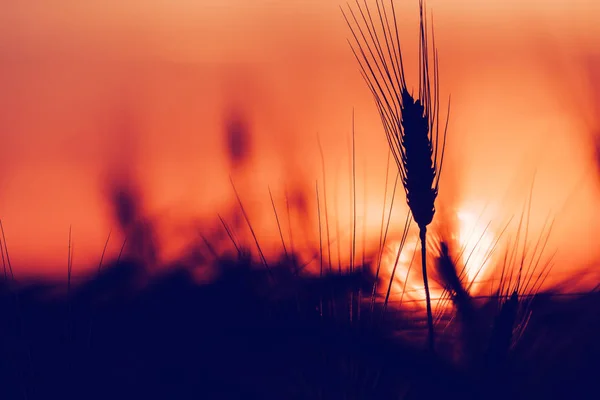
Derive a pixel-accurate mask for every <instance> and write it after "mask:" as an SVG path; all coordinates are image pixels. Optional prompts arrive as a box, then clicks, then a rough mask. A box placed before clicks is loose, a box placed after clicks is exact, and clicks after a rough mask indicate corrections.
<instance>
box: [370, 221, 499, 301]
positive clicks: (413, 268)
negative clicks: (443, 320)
mask: <svg viewBox="0 0 600 400" xmlns="http://www.w3.org/2000/svg"><path fill="white" fill-rule="evenodd" d="M455 217H456V225H457V228H456V230H455V233H453V234H451V236H450V238H451V240H452V241H455V247H456V251H455V255H454V256H453V259H454V260H455V262H456V266H457V272H458V274H459V277H460V278H461V280H462V282H463V285H464V286H465V287H466V288H468V289H469V291H470V292H471V293H472V294H474V293H477V291H478V290H479V289H480V288H481V285H482V283H483V281H484V279H485V277H486V276H487V275H488V274H489V272H490V265H491V264H492V255H493V249H494V241H495V233H494V232H493V231H492V230H491V228H490V225H489V224H486V223H484V221H481V220H480V219H479V218H477V216H476V214H475V213H473V212H470V211H467V210H465V209H461V210H459V211H458V212H456V214H455ZM434 233H435V232H434ZM435 236H436V235H435V234H434V235H431V236H430V239H429V240H433V241H438V243H439V240H437V239H434V238H435ZM438 248H439V246H438V245H437V243H435V244H434V245H433V246H428V249H427V250H428V260H431V261H428V266H433V265H434V262H435V259H436V258H437V257H438V256H439V250H438ZM420 249H421V245H420V242H419V240H418V234H417V232H411V233H409V235H408V237H407V239H406V242H405V244H404V247H403V248H402V249H400V241H397V240H396V241H392V242H390V243H389V244H388V245H386V247H385V249H384V252H383V255H382V259H381V277H382V279H383V280H385V281H387V282H389V279H390V278H391V276H392V273H393V274H394V281H393V283H392V286H391V289H390V301H392V302H402V303H404V304H405V305H409V304H412V305H415V306H418V307H421V306H422V307H425V291H424V288H423V276H422V272H421V261H420V257H419V256H418V255H419V254H418V253H419V252H420ZM400 250H401V251H400ZM394 267H395V268H394ZM394 270H395V271H394ZM428 271H429V272H428V275H430V276H431V275H432V274H433V268H432V267H428ZM380 288H381V290H385V291H386V292H387V289H388V285H381V287H380ZM430 294H431V298H432V304H433V305H436V306H437V305H438V303H439V304H441V303H440V301H441V299H442V298H443V295H444V289H443V288H442V287H441V285H440V284H439V283H437V282H435V281H434V282H431V283H430ZM444 304H448V303H447V302H445V303H444Z"/></svg>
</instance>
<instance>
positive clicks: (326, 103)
mask: <svg viewBox="0 0 600 400" xmlns="http://www.w3.org/2000/svg"><path fill="white" fill-rule="evenodd" d="M3 3H5V4H3V5H2V12H1V13H0V49H1V52H0V135H1V137H0V139H1V142H0V218H2V222H3V226H4V230H5V233H6V240H7V243H8V249H9V252H10V256H11V261H12V263H13V268H14V269H15V272H16V273H17V274H19V273H21V274H31V273H44V274H63V273H64V271H65V270H66V260H67V252H68V233H69V226H70V225H72V229H73V243H74V263H75V269H76V270H78V271H84V270H85V269H86V268H89V266H91V265H92V264H96V263H97V262H98V259H99V257H100V253H101V251H102V248H103V246H104V242H105V240H106V237H107V235H108V233H109V232H110V231H111V229H113V234H114V240H111V247H110V249H111V252H113V253H114V252H116V251H118V249H119V247H120V246H121V243H122V240H123V238H122V237H120V238H119V234H118V226H117V224H116V221H115V219H114V218H113V213H112V211H111V207H112V206H111V204H110V202H109V195H108V191H109V188H110V185H111V182H113V180H115V179H116V180H123V179H126V180H128V181H129V182H133V183H135V184H136V185H137V186H138V187H139V191H140V193H141V196H142V198H143V208H144V213H145V215H147V216H148V218H151V219H152V220H153V221H154V222H155V223H156V226H157V231H158V235H159V237H160V240H161V244H162V246H163V247H164V251H165V253H164V257H165V258H167V259H168V258H169V257H171V256H173V254H176V253H177V251H178V249H179V248H180V247H181V246H182V245H183V244H182V243H183V242H184V241H185V239H184V238H186V237H190V236H193V235H195V234H196V230H197V229H198V228H199V229H200V230H202V229H205V230H208V231H209V230H210V229H213V228H212V227H213V226H215V225H214V220H215V219H216V218H217V213H220V214H221V215H224V216H226V217H227V216H229V215H232V213H233V211H232V210H234V209H235V205H236V203H235V198H234V197H233V192H232V188H231V185H230V182H229V175H231V176H232V178H233V179H234V181H235V182H236V187H237V188H238V190H239V191H240V195H241V197H242V200H243V201H244V205H245V206H246V207H247V208H248V210H249V214H250V217H251V219H252V222H253V225H255V229H256V230H257V232H258V235H259V238H260V240H261V242H262V244H264V246H265V248H266V249H267V251H270V252H271V253H273V252H275V251H276V250H277V249H279V247H278V246H280V241H279V236H278V233H277V231H276V225H275V222H274V217H273V210H272V206H271V203H270V200H269V194H268V188H269V187H270V188H271V190H272V192H273V196H274V198H275V201H276V203H277V204H278V207H279V208H280V210H281V212H282V213H283V210H284V209H285V197H284V192H285V190H286V189H287V190H288V191H292V190H296V191H300V192H301V193H302V194H303V195H304V196H305V198H306V199H308V205H307V207H308V210H309V211H310V213H311V214H310V215H309V216H308V217H304V222H306V221H309V222H310V223H308V222H306V224H307V226H301V225H302V223H301V221H297V222H294V231H295V232H298V235H299V236H300V235H301V233H300V232H303V229H306V230H308V231H310V232H312V234H313V235H315V236H313V237H312V238H311V240H315V238H316V240H318V236H316V235H318V231H317V228H316V225H315V224H316V219H317V212H316V203H315V181H316V180H318V181H319V184H320V185H322V184H323V180H322V175H321V157H320V152H319V141H318V138H320V141H321V142H322V146H323V152H324V162H325V165H326V168H325V171H326V181H327V185H326V195H327V196H328V201H329V204H328V210H329V212H330V215H329V216H330V218H331V221H330V224H333V222H332V221H333V220H335V218H337V219H338V220H339V221H340V227H341V230H342V233H341V235H342V236H343V238H340V240H341V241H343V243H344V245H346V244H347V243H348V241H347V239H346V237H347V235H348V232H349V227H350V225H349V212H350V211H351V208H350V200H349V186H348V185H349V177H350V172H349V167H350V164H349V163H350V159H349V154H350V137H351V136H350V133H351V128H352V111H353V110H354V115H355V126H356V148H357V155H356V156H357V181H358V182H357V202H358V204H357V213H358V214H359V217H360V218H359V223H360V224H361V225H360V226H361V229H362V224H363V221H364V223H365V225H366V227H367V229H366V234H365V236H366V237H367V241H368V242H371V244H367V246H370V247H372V245H373V244H375V243H377V242H378V240H379V225H380V221H381V208H382V205H383V196H384V181H385V167H386V159H387V147H386V146H387V143H386V141H385V136H384V133H383V130H382V128H381V123H380V121H379V119H378V118H379V117H378V115H377V113H376V109H375V107H374V104H373V101H372V98H371V97H370V94H369V92H368V90H367V87H366V86H365V84H364V82H363V81H362V79H361V77H360V74H359V72H358V65H357V63H356V60H355V59H354V58H353V55H352V53H351V51H350V48H349V45H348V43H347V41H346V40H347V38H349V35H350V33H349V30H348V28H347V26H346V25H345V22H344V19H343V18H342V15H341V11H340V9H339V6H340V5H342V4H344V3H342V2H338V1H331V0H293V1H273V0H271V1H267V0H260V1H258V0H229V1H223V0H218V1H217V0H210V1H209V0H204V1H203V0H200V1H198V0H171V1H167V0H143V1H142V0H121V1H116V0H104V1H99V0H87V1H76V0H52V1H47V0H31V1H27V2H15V1H8V0H4V1H3ZM397 3H398V4H399V6H398V12H399V18H400V19H399V22H400V24H401V35H402V36H401V40H402V43H403V46H405V47H404V51H405V59H406V60H407V61H406V62H407V63H410V64H412V66H410V67H409V74H414V70H415V67H416V63H417V59H416V53H415V51H416V46H417V44H418V41H417V39H418V37H417V31H416V28H417V26H418V25H417V23H418V8H417V4H418V2H417V1H416V0H403V1H397ZM427 5H428V7H429V8H430V9H432V10H433V13H434V21H435V29H436V31H435V32H436V43H437V46H438V48H439V52H440V71H441V79H442V81H441V88H442V94H443V96H444V98H446V99H447V97H448V95H449V94H451V95H452V109H451V116H450V126H449V139H448V156H447V157H448V159H447V164H446V170H445V171H444V177H443V178H442V188H441V194H440V200H439V201H440V202H439V203H438V209H441V208H443V207H453V208H457V209H460V210H463V211H468V212H469V213H471V214H476V215H478V214H479V213H481V212H482V211H485V212H484V213H483V214H482V217H481V219H482V221H483V222H482V223H487V222H488V221H492V226H493V227H494V229H496V230H497V231H499V230H500V227H501V226H503V224H504V223H506V221H507V220H508V218H509V217H510V216H511V215H516V217H517V219H518V216H519V214H520V213H521V210H522V207H523V204H524V202H525V201H526V200H527V198H528V196H529V189H530V187H531V184H532V182H534V190H533V200H532V214H531V219H530V224H531V230H530V232H529V235H530V236H531V238H532V240H533V239H537V237H538V236H539V234H540V230H541V226H542V224H543V223H544V221H545V220H546V218H547V216H548V215H550V216H551V217H555V218H556V222H555V225H554V231H553V236H552V240H551V243H550V248H551V249H550V250H551V251H553V250H554V249H558V250H559V253H558V254H557V258H556V260H557V262H556V266H555V268H554V274H556V277H557V278H556V279H559V278H558V277H559V276H561V274H564V275H569V274H575V273H577V271H579V270H582V269H584V268H586V267H587V266H589V264H590V263H592V262H594V261H596V260H597V259H598V257H599V256H600V250H598V246H597V245H596V239H597V237H598V234H599V233H600V208H599V207H598V206H597V205H598V204H599V203H598V202H599V201H600V196H599V195H600V193H599V191H598V189H599V187H598V183H599V182H600V175H598V170H597V166H596V164H594V161H593V160H594V156H595V153H594V148H593V143H594V135H598V134H600V94H599V93H600V50H598V49H600V26H598V24H597V21H598V20H600V3H598V2H597V1H594V0H587V1H584V0H569V1H567V0H555V1H552V2H546V1H541V0H535V1H533V0H528V1H518V0H510V1H509V0H488V1H479V0H454V1H451V0H430V1H428V3H427ZM410 76H412V75H409V77H410ZM415 85H416V83H415ZM409 86H410V83H409ZM232 115H235V116H237V117H238V118H240V119H241V120H242V121H243V123H244V124H245V126H246V127H247V128H248V132H249V135H250V136H249V145H248V147H247V150H248V153H247V155H246V157H245V158H244V163H243V165H242V166H241V167H240V168H234V166H232V163H231V162H230V160H229V158H228V156H227V146H226V140H225V131H226V126H227V124H228V122H230V117H231V116H232ZM365 178H366V180H365ZM365 182H366V186H365ZM390 186H391V185H390ZM364 193H366V197H365V195H364ZM321 195H323V193H321ZM402 197H403V196H399V198H398V199H397V200H398V201H397V205H398V207H397V208H396V213H395V216H396V217H395V218H396V219H395V221H396V223H395V225H396V226H395V227H394V230H395V232H398V231H399V230H400V229H401V224H402V221H403V215H404V213H405V211H406V206H405V204H404V199H403V198H402ZM365 212H366V214H365ZM297 219H298V220H301V219H302V218H297ZM208 221H210V222H208ZM331 226H334V225H331ZM242 228H243V225H240V229H242ZM515 232H516V226H515V228H514V229H513V230H512V234H514V233H515ZM205 233H206V234H207V235H210V232H205ZM551 251H550V252H551Z"/></svg>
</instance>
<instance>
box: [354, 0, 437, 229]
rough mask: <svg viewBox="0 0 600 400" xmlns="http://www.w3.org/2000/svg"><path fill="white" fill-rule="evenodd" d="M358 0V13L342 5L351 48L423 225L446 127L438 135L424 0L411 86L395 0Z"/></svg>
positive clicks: (429, 214) (433, 55)
mask: <svg viewBox="0 0 600 400" xmlns="http://www.w3.org/2000/svg"><path fill="white" fill-rule="evenodd" d="M375 5H376V12H375V11H374V12H372V11H371V10H370V9H369V6H368V5H367V1H366V0H363V1H362V3H361V2H359V0H356V6H357V12H355V11H354V10H353V9H352V8H351V7H350V6H348V14H346V13H345V12H344V10H342V12H343V13H344V17H345V19H346V22H347V23H348V26H349V27H350V30H351V32H352V36H353V37H354V43H350V46H351V47H352V51H353V52H354V55H355V57H356V59H357V61H358V63H359V65H360V68H361V73H362V75H363V78H364V79H365V82H366V83H367V86H368V87H369V89H370V90H371V93H372V95H373V97H374V99H375V103H376V105H377V108H378V111H379V114H380V117H381V120H382V122H383V126H384V130H385V133H386V138H387V140H388V144H389V146H390V149H391V150H392V153H393V155H394V158H395V161H396V164H397V166H398V170H399V172H400V175H401V177H402V182H403V186H404V190H405V193H406V200H407V203H408V206H409V208H410V210H411V212H412V214H413V218H414V220H415V222H416V223H417V225H419V227H420V228H421V229H423V228H425V227H426V226H427V225H429V224H430V223H431V221H432V220H433V216H434V214H435V199H436V197H437V194H438V188H439V178H440V174H441V170H442V164H443V160H444V149H445V144H446V128H447V124H448V120H447V119H446V123H445V126H444V128H442V129H441V130H442V132H441V135H440V126H439V125H440V124H439V119H440V118H439V114H440V95H439V79H438V55H437V50H436V49H435V40H434V39H433V29H432V48H433V50H432V51H430V48H429V43H428V42H429V40H428V28H427V19H426V17H425V12H424V2H423V0H420V1H419V11H420V13H419V18H420V32H419V33H420V35H419V90H418V94H417V95H416V97H415V96H414V95H413V94H411V92H410V91H409V90H408V87H407V84H406V79H405V74H404V63H403V58H402V51H401V48H400V39H399V37H400V35H399V32H398V24H397V19H396V10H395V8H394V2H393V0H389V2H388V1H384V0H376V1H375Z"/></svg>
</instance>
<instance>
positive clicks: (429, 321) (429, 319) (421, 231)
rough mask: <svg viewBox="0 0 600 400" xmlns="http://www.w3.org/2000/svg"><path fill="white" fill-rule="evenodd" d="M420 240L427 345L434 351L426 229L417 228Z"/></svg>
mask: <svg viewBox="0 0 600 400" xmlns="http://www.w3.org/2000/svg"><path fill="white" fill-rule="evenodd" d="M419 237H420V238H421V265H422V267H423V287H424V288H425V300H426V302H427V326H428V328H429V335H428V344H429V350H430V351H431V352H433V351H434V332H433V313H432V311H431V297H430V295H429V281H428V279H427V227H426V226H421V227H419Z"/></svg>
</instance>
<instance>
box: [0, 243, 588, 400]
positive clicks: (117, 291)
mask: <svg viewBox="0 0 600 400" xmlns="http://www.w3.org/2000/svg"><path fill="white" fill-rule="evenodd" d="M248 254H249V253H247V252H242V256H239V257H238V256H237V255H235V256H231V257H221V258H220V259H219V261H218V263H217V264H218V269H219V271H220V273H219V276H218V278H216V279H215V280H214V281H213V282H211V283H209V284H204V285H199V284H196V283H194V281H193V279H192V278H191V272H192V271H191V270H189V269H186V268H184V267H177V266H176V265H174V266H172V267H171V268H170V269H169V270H168V272H166V273H164V274H162V275H161V276H154V277H151V275H149V274H148V273H147V270H146V269H145V268H144V266H143V265H142V264H139V263H137V262H136V261H132V260H129V259H122V260H121V261H120V262H119V263H118V264H117V263H116V262H113V263H112V265H109V266H107V267H105V268H103V269H102V270H101V271H100V273H99V274H98V275H95V276H94V277H91V278H89V280H87V281H86V282H83V283H80V284H72V286H71V288H70V289H69V290H68V291H67V288H66V287H65V286H64V285H62V284H51V283H42V282H33V283H31V282H30V283H27V284H17V283H16V282H15V281H11V280H6V281H4V282H3V283H2V285H1V286H0V312H1V315H2V327H1V328H0V340H1V343H2V347H1V349H2V354H1V360H2V364H1V367H0V377H1V378H0V396H2V398H10V399H25V398H27V399H38V398H39V399H42V398H44V399H45V398H63V399H71V398H72V399H75V398H77V399H79V398H86V399H96V398H97V399H100V398H132V397H133V398H147V399H148V398H150V399H159V398H160V399H162V398H177V399H188V398H190V399H191V398H210V399H217V398H222V399H235V398H246V397H250V398H261V399H281V398H298V399H309V398H310V399H312V398H323V399H343V398H357V399H358V398H360V399H364V398H372V399H388V398H403V399H433V398H440V397H445V398H465V399H466V398H472V399H479V398H506V397H503V396H509V395H510V396H511V397H518V398H532V397H533V398H562V395H567V394H568V393H579V394H580V396H579V397H582V398H589V397H588V396H585V395H584V393H585V390H590V391H591V392H590V393H594V391H595V390H596V389H595V381H594V379H592V378H593V376H592V375H593V373H592V371H597V369H596V368H595V366H596V365H597V362H598V356H600V345H599V344H598V342H597V337H598V334H599V333H600V318H599V317H598V313H597V309H598V306H599V305H600V296H599V294H598V293H591V294H589V295H587V296H581V297H578V298H573V299H570V300H557V299H556V298H553V297H552V296H550V295H545V294H538V295H537V296H535V298H534V300H533V301H532V304H531V310H532V311H533V313H532V316H531V318H529V319H528V325H527V329H526V330H525V331H524V332H525V333H524V334H523V335H522V337H520V340H519V341H515V340H514V339H515V338H514V336H513V331H514V325H515V324H517V323H519V320H518V318H517V311H516V307H517V306H518V298H519V297H518V296H517V295H516V294H513V295H512V296H511V297H510V298H509V299H508V300H507V301H506V302H505V303H504V305H503V306H502V307H501V310H500V312H499V313H498V314H496V307H495V306H494V304H495V300H494V299H492V298H490V299H473V298H471V297H470V296H469V295H468V294H467V293H466V292H465V289H464V288H462V289H461V288H460V287H461V285H460V284H459V283H457V281H456V280H455V277H446V278H444V279H445V280H446V281H448V282H454V284H455V285H457V286H456V287H455V288H454V289H453V292H454V294H453V296H454V298H455V304H456V308H455V311H448V313H447V314H448V315H447V318H453V315H454V319H455V320H456V321H457V322H455V323H454V324H450V325H448V328H447V329H444V330H440V332H439V345H438V355H436V356H434V355H432V354H431V353H429V352H427V351H425V350H424V349H422V347H421V344H420V340H421V339H419V338H420V337H421V335H422V334H423V330H422V326H423V325H422V321H423V316H421V315H414V314H410V313H407V312H405V311H403V310H402V309H397V308H393V307H392V308H389V309H388V312H386V313H385V314H381V307H382V305H381V303H376V306H375V311H374V314H371V315H370V313H371V311H370V309H371V307H372V305H371V301H370V299H369V298H365V299H364V301H363V302H362V303H361V304H358V306H360V307H361V313H357V314H358V315H361V316H362V317H361V318H356V317H355V318H354V319H352V320H350V318H349V307H350V304H351V303H349V299H350V296H351V294H352V293H355V294H356V293H358V292H359V291H363V292H368V291H369V290H370V289H371V288H372V285H373V277H369V276H368V275H365V273H359V272H356V273H354V274H351V275H338V274H336V275H328V274H324V275H323V276H322V277H320V278H319V277H302V276H298V275H297V274H296V272H295V270H294V269H293V268H292V266H291V265H290V264H289V262H287V261H286V260H287V258H285V257H282V258H281V260H282V261H281V262H279V263H271V269H270V271H271V272H270V273H269V272H267V270H266V269H265V268H264V265H263V264H262V260H261V261H258V262H257V261H254V260H253V259H252V258H251V257H250V256H249V255H248ZM440 268H443V267H440ZM449 274H452V273H451V272H450V273H449ZM321 305H322V306H321ZM354 306H355V307H356V306H357V303H356V302H355V303H354ZM357 314H355V315H357ZM494 319H495V322H493V321H494ZM485 321H488V322H487V323H486V322H485ZM475 325H476V326H477V328H475ZM481 326H483V327H484V328H483V329H482V328H481ZM474 329H478V330H477V331H476V332H477V333H478V334H479V335H480V340H481V341H483V342H487V345H486V346H484V347H485V348H487V350H486V351H485V352H481V351H480V348H479V347H478V346H475V345H474V344H472V343H470V340H472V339H473V335H472V331H470V330H474ZM461 341H463V346H466V347H467V350H470V351H472V353H473V354H469V355H465V354H459V355H458V356H457V354H456V352H455V350H456V348H457V346H459V342H461ZM471 345H473V349H469V346H471ZM465 360H466V361H465ZM572 371H574V372H572ZM541 393H543V394H544V397H538V396H539V394H541ZM500 394H502V396H500ZM559 394H560V395H559Z"/></svg>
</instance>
